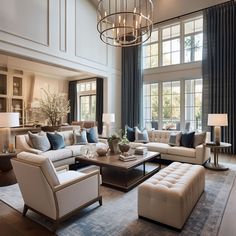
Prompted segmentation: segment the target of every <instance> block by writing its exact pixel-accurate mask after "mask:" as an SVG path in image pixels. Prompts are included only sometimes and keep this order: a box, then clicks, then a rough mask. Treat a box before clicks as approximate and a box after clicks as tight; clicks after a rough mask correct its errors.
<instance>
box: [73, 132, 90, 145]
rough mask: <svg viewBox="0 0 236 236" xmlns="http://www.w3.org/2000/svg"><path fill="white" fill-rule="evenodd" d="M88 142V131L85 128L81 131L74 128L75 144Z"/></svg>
mask: <svg viewBox="0 0 236 236" xmlns="http://www.w3.org/2000/svg"><path fill="white" fill-rule="evenodd" d="M86 143H88V140H87V133H86V130H85V129H82V130H80V131H77V130H74V144H75V145H77V144H86Z"/></svg>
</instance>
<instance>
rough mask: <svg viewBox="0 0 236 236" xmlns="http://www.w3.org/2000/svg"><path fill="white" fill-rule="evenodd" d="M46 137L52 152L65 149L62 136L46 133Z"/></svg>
mask: <svg viewBox="0 0 236 236" xmlns="http://www.w3.org/2000/svg"><path fill="white" fill-rule="evenodd" d="M47 137H48V140H49V142H50V144H51V148H52V150H57V149H61V148H64V147H65V142H64V138H63V136H62V135H60V134H57V133H55V134H53V133H47Z"/></svg>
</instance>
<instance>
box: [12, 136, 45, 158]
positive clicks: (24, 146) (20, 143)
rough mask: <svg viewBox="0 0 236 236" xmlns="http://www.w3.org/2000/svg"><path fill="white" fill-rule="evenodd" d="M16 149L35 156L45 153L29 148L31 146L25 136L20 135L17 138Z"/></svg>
mask: <svg viewBox="0 0 236 236" xmlns="http://www.w3.org/2000/svg"><path fill="white" fill-rule="evenodd" d="M16 148H17V149H19V150H21V151H26V152H31V153H34V154H41V153H43V152H42V151H41V150H38V149H35V148H32V147H30V146H29V144H28V143H27V142H26V139H25V136H24V135H18V136H16Z"/></svg>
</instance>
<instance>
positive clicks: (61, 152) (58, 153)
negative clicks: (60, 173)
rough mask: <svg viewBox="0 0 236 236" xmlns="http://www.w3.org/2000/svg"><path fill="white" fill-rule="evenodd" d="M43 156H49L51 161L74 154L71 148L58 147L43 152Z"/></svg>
mask: <svg viewBox="0 0 236 236" xmlns="http://www.w3.org/2000/svg"><path fill="white" fill-rule="evenodd" d="M41 155H42V156H45V157H48V158H49V159H50V160H51V161H59V160H62V159H65V158H69V157H71V156H72V151H71V150H70V149H66V148H63V149H58V150H49V151H47V152H44V153H42V154H41Z"/></svg>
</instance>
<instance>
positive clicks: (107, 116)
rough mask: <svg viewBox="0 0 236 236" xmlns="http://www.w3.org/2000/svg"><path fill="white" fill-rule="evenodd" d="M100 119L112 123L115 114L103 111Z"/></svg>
mask: <svg viewBox="0 0 236 236" xmlns="http://www.w3.org/2000/svg"><path fill="white" fill-rule="evenodd" d="M102 121H103V122H105V123H108V124H109V123H112V122H115V114H114V113H103V114H102Z"/></svg>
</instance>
